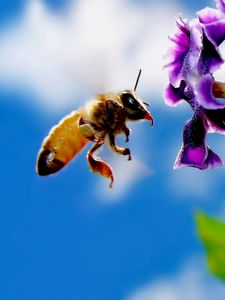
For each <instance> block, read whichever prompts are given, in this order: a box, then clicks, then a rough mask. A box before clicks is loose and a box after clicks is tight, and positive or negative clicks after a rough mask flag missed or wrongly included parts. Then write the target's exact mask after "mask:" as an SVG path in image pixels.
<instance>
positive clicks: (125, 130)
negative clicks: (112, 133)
mask: <svg viewBox="0 0 225 300" xmlns="http://www.w3.org/2000/svg"><path fill="white" fill-rule="evenodd" d="M123 132H124V134H125V137H126V140H125V142H126V143H127V142H128V141H129V136H130V133H131V130H130V129H129V128H128V127H127V126H126V125H125V124H124V127H123Z"/></svg>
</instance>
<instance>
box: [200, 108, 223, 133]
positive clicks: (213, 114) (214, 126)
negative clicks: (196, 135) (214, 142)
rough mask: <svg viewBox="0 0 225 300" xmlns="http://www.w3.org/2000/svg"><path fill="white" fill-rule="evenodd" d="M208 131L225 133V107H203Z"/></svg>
mask: <svg viewBox="0 0 225 300" xmlns="http://www.w3.org/2000/svg"><path fill="white" fill-rule="evenodd" d="M204 113H205V117H206V120H207V124H208V131H209V132H217V133H221V134H225V108H223V109H214V110H212V109H204Z"/></svg>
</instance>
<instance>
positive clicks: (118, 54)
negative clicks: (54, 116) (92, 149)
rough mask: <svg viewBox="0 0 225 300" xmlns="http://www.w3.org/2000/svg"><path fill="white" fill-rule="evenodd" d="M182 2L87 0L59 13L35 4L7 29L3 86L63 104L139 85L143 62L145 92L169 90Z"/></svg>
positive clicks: (1, 45)
mask: <svg viewBox="0 0 225 300" xmlns="http://www.w3.org/2000/svg"><path fill="white" fill-rule="evenodd" d="M175 5H176V2H175V1H173V2H172V1H170V2H169V3H168V6H167V5H166V4H165V2H164V1H162V2H158V4H154V7H153V4H151V5H148V4H142V5H135V3H133V4H132V2H131V1H129V0H123V1H121V0H113V1H112V0H111V1H104V0H95V1H89V0H79V1H74V2H72V4H71V7H70V8H69V9H68V10H67V11H66V12H64V13H63V14H61V15H60V14H58V15H55V14H54V13H53V12H52V11H50V10H48V9H47V8H46V6H45V5H44V3H43V2H42V1H41V0H32V1H29V2H28V4H27V9H26V11H25V12H24V16H23V18H22V19H21V20H20V21H18V23H17V24H14V25H12V26H11V27H10V28H8V29H5V31H4V32H3V33H1V36H0V57H1V61H0V83H1V84H12V83H13V84H17V85H21V86H23V87H24V86H28V87H29V88H32V89H33V90H34V91H35V93H37V95H39V98H40V100H42V103H43V104H44V105H45V107H50V108H51V109H53V108H56V109H59V108H60V107H61V106H63V107H65V105H66V104H68V103H72V101H73V102H77V103H79V104H80V103H82V100H85V99H86V97H90V96H91V95H93V94H95V93H97V92H104V91H116V90H118V89H119V90H120V89H124V88H132V87H133V84H134V81H135V77H136V75H137V72H138V69H139V68H140V67H142V68H143V76H142V79H141V81H140V86H139V91H140V93H142V94H143V93H144V94H150V95H151V94H152V95H154V94H156V93H160V94H161V92H162V89H163V87H164V85H165V83H166V74H165V73H164V72H162V65H163V61H162V57H163V54H164V53H165V50H166V48H167V45H168V40H167V36H168V34H170V33H171V31H173V29H174V16H176V15H177V13H178V7H179V6H177V7H176V6H175Z"/></svg>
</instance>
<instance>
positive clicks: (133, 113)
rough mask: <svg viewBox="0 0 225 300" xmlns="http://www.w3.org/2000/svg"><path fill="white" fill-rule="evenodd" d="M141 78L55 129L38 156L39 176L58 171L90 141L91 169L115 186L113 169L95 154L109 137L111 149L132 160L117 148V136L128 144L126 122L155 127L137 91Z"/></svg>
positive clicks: (92, 103)
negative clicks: (131, 87) (142, 122)
mask: <svg viewBox="0 0 225 300" xmlns="http://www.w3.org/2000/svg"><path fill="white" fill-rule="evenodd" d="M140 75H141V70H140V71H139V74H138V77H137V80H136V83H135V87H134V89H133V90H124V91H122V92H119V93H115V94H113V93H112V94H102V95H97V96H95V97H94V99H93V100H91V101H90V102H88V103H87V104H86V105H85V106H84V107H81V108H79V109H78V110H75V111H73V112H72V113H71V114H70V115H67V116H66V117H64V118H63V119H62V120H61V121H60V122H59V123H58V124H57V125H56V126H54V127H53V128H52V129H51V131H50V132H49V134H48V136H47V137H46V138H45V140H44V141H43V144H42V147H41V150H40V152H39V154H38V158H37V166H36V170H37V173H38V174H39V175H41V176H46V175H50V174H53V173H56V172H58V171H59V170H60V169H62V168H63V167H64V166H65V165H67V164H68V163H69V161H71V160H72V158H74V157H75V156H76V154H78V153H79V152H80V151H81V150H82V149H83V148H84V147H85V145H86V144H87V143H88V142H93V143H94V146H93V147H92V148H91V149H90V150H89V151H88V153H87V160H88V164H89V168H90V170H91V171H93V172H95V173H99V174H100V175H102V176H103V177H105V178H108V179H109V180H110V185H109V186H110V187H112V184H113V181H114V177H113V172H112V169H111V167H110V166H109V165H108V164H107V163H105V162H104V161H102V160H100V159H99V158H97V157H94V153H95V151H96V150H97V149H99V148H100V147H101V146H102V145H103V144H104V142H105V138H106V136H107V137H108V143H109V146H110V147H111V149H112V150H113V151H114V152H116V153H118V154H121V155H127V156H128V160H131V153H130V149H129V148H122V147H119V146H117V145H116V143H115V137H116V135H118V134H121V133H124V134H125V137H126V142H128V140H129V135H130V129H129V128H128V127H127V126H126V121H137V120H149V121H150V122H151V125H152V126H153V117H152V116H151V113H150V112H149V111H148V110H147V106H148V105H149V104H148V103H146V102H143V101H141V100H140V99H139V98H138V97H137V95H136V92H135V91H136V88H137V85H138V81H139V78H140Z"/></svg>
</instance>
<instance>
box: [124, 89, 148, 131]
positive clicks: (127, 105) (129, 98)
mask: <svg viewBox="0 0 225 300" xmlns="http://www.w3.org/2000/svg"><path fill="white" fill-rule="evenodd" d="M120 97H121V101H122V103H123V107H124V110H125V113H126V117H127V119H129V120H142V119H146V120H150V121H151V122H152V125H153V118H152V116H151V114H150V112H149V111H148V110H147V107H146V106H148V103H146V102H142V101H141V100H139V99H138V98H137V96H136V94H135V92H134V91H131V90H125V91H123V92H122V93H121V94H120Z"/></svg>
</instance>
